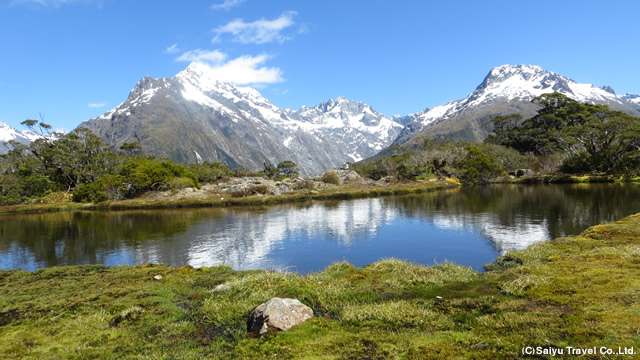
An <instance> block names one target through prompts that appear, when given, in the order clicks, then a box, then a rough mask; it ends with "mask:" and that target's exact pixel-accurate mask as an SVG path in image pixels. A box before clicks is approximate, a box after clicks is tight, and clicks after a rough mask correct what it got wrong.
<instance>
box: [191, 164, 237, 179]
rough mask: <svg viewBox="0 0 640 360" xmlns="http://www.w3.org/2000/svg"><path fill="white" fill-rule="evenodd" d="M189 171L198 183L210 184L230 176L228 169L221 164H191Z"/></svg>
mask: <svg viewBox="0 0 640 360" xmlns="http://www.w3.org/2000/svg"><path fill="white" fill-rule="evenodd" d="M189 170H190V171H191V172H192V173H193V174H194V175H195V176H196V177H197V178H198V181H200V182H212V181H216V180H218V179H220V178H223V177H227V176H231V174H232V172H231V170H229V167H228V166H227V165H225V164H221V163H217V162H215V163H208V162H207V163H204V164H191V165H189Z"/></svg>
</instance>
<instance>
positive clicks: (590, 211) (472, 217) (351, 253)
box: [0, 184, 640, 273]
mask: <svg viewBox="0 0 640 360" xmlns="http://www.w3.org/2000/svg"><path fill="white" fill-rule="evenodd" d="M635 212H640V187H639V186H638V185H635V184H593V185H584V184H579V185H536V186H523V185H520V186H516V185H499V186H498V185H496V186H489V187H482V188H462V189H456V190H450V191H442V192H437V193H427V194H420V195H409V196H397V197H384V198H373V199H361V200H348V201H324V202H309V203H303V204H288V205H279V206H269V207H260V208H234V209H226V208H219V209H218V208H216V209H183V210H148V211H133V212H77V213H52V214H37V215H15V216H4V217H0V268H2V269H13V268H20V269H26V270H35V269H37V268H40V267H49V266H56V265H72V264H89V263H101V264H106V265H118V264H127V265H135V264H144V263H149V262H150V263H161V264H168V265H173V266H184V265H186V264H189V265H192V266H196V267H199V266H213V265H218V264H229V265H231V266H232V267H233V268H234V269H287V270H291V271H299V272H303V273H306V272H312V271H318V270H321V269H323V268H324V267H326V266H327V265H329V264H331V263H332V262H335V261H340V260H347V261H349V262H351V263H352V264H354V265H356V266H364V265H366V264H369V263H372V262H375V261H377V260H379V259H382V258H389V257H396V258H401V259H406V260H409V261H413V262H419V263H423V264H427V265H429V264H433V263H434V262H436V263H438V262H442V261H446V260H449V261H453V262H456V263H460V264H464V265H467V266H472V267H473V268H475V269H481V268H482V265H483V264H486V263H490V262H492V261H494V260H495V257H496V256H497V255H498V254H504V253H506V252H508V251H511V250H518V249H523V248H526V247H527V246H529V245H531V244H533V243H536V242H540V241H547V240H550V239H553V238H556V237H560V236H565V235H569V234H577V233H579V232H581V231H582V230H584V229H585V228H587V227H589V226H591V225H594V224H598V223H602V222H608V221H615V220H617V219H620V218H622V217H624V216H627V215H629V214H632V213H635Z"/></svg>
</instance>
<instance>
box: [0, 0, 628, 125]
mask: <svg viewBox="0 0 640 360" xmlns="http://www.w3.org/2000/svg"><path fill="white" fill-rule="evenodd" d="M639 14H640V1H631V0H630V1H607V2H603V1H568V0H567V1H541V0H538V1H417V0H415V1H403V0H395V1H379V0H368V1H356V0H353V1H344V0H341V1H334V0H322V1H311V0H308V1H285V0H283V1H275V0H270V1H263V0H244V1H242V0H208V1H196V0H193V1H162V0H157V1H142V0H138V1H125V0H0V48H1V49H2V52H1V54H2V56H0V122H5V123H8V124H10V125H12V126H16V127H18V128H20V125H19V123H20V122H21V121H23V120H25V119H27V118H39V116H40V114H43V115H44V119H45V121H46V122H48V123H50V124H51V125H53V126H54V127H58V128H64V129H66V130H71V129H73V128H75V126H77V125H78V124H79V123H80V122H82V121H84V120H87V119H89V118H92V117H95V116H98V115H101V114H102V113H104V112H106V111H107V110H109V109H111V108H113V107H115V106H117V105H118V104H119V103H120V102H122V101H124V100H125V99H126V97H127V95H128V93H129V91H130V90H131V88H133V86H134V85H135V84H136V82H137V81H138V80H140V79H141V78H142V77H143V76H145V75H149V76H152V77H165V76H173V75H175V74H176V73H178V72H179V71H181V70H183V69H184V68H185V67H187V65H188V64H189V61H190V60H194V59H200V60H201V61H208V62H209V63H210V64H212V65H213V66H215V67H219V68H220V69H221V70H222V71H221V72H222V73H224V74H226V75H225V76H227V77H229V80H233V81H236V82H238V83H247V82H253V85H255V86H256V87H257V88H258V89H259V91H260V92H261V93H262V94H263V95H264V96H265V97H267V98H268V99H269V100H271V101H272V102H273V103H274V104H275V105H277V106H279V107H283V108H294V109H297V108H299V107H300V106H301V105H314V104H317V103H319V102H321V101H324V100H328V99H330V98H335V97H337V96H345V97H347V98H351V99H354V100H358V101H363V102H365V103H368V104H370V105H372V106H373V107H374V108H376V109H377V110H378V111H380V112H382V113H383V114H386V115H389V116H391V115H393V114H402V115H406V114H408V113H413V112H416V111H420V110H422V109H424V108H425V107H433V106H437V105H441V104H444V103H446V102H448V101H452V100H456V99H459V98H463V97H465V96H466V95H467V94H468V93H470V92H471V91H473V90H474V89H475V87H476V86H477V85H478V84H479V83H480V82H481V81H482V79H483V78H484V76H485V75H486V74H487V73H488V72H489V70H490V69H491V68H493V67H495V66H499V65H503V64H533V65H540V66H542V67H543V68H545V69H547V70H550V71H554V72H557V73H559V74H562V75H566V76H569V77H571V78H572V79H574V80H576V81H578V82H588V83H593V84H595V85H610V86H612V87H613V88H614V89H615V90H616V92H618V93H626V92H631V93H640V68H639V67H638V59H639V58H640V56H639V55H640V46H639V45H640V27H639V26H637V24H638V16H639Z"/></svg>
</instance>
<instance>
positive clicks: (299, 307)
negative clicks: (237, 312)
mask: <svg viewBox="0 0 640 360" xmlns="http://www.w3.org/2000/svg"><path fill="white" fill-rule="evenodd" d="M312 317H313V310H311V308H310V307H308V306H307V305H305V304H303V303H301V302H300V301H299V300H297V299H282V298H273V299H271V300H269V301H267V302H266V303H263V304H260V305H259V306H258V307H257V308H255V310H253V311H252V312H251V314H250V315H249V320H248V321H247V331H249V332H251V333H254V334H257V335H259V336H262V335H265V334H267V333H268V332H269V330H275V331H287V330H289V329H290V328H291V327H293V326H295V325H298V324H302V323H303V322H305V321H307V320H308V319H311V318H312Z"/></svg>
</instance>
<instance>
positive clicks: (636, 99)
mask: <svg viewBox="0 0 640 360" xmlns="http://www.w3.org/2000/svg"><path fill="white" fill-rule="evenodd" d="M622 98H623V99H625V100H627V101H628V102H631V103H634V104H636V105H638V107H640V95H636V94H629V93H626V94H624V95H622Z"/></svg>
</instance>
